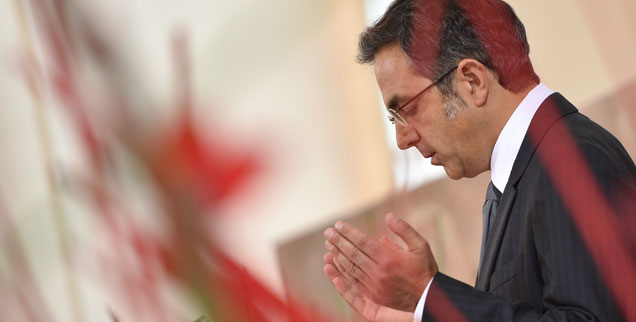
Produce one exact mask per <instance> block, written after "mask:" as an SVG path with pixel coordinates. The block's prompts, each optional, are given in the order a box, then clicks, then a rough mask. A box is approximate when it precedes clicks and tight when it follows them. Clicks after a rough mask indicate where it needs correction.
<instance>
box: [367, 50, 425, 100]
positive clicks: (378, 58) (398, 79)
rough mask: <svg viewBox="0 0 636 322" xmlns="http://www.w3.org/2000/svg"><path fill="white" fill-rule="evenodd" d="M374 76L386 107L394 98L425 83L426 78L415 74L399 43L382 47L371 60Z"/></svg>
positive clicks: (401, 96)
mask: <svg viewBox="0 0 636 322" xmlns="http://www.w3.org/2000/svg"><path fill="white" fill-rule="evenodd" d="M373 68H374V72H375V78H376V81H377V82H378V86H379V87H380V91H381V92H382V96H383V99H384V102H385V104H387V107H389V108H391V106H388V105H393V104H390V103H391V101H394V100H395V99H396V98H403V96H405V95H406V94H408V93H410V92H411V91H412V90H414V89H417V88H418V87H421V86H422V83H426V78H424V77H422V76H421V75H418V74H416V72H415V71H414V70H413V68H412V65H411V62H410V60H409V58H408V56H406V53H404V51H403V50H402V48H401V47H400V46H399V45H390V46H386V47H384V48H382V49H381V50H380V51H378V53H377V54H376V55H375V59H374V60H373Z"/></svg>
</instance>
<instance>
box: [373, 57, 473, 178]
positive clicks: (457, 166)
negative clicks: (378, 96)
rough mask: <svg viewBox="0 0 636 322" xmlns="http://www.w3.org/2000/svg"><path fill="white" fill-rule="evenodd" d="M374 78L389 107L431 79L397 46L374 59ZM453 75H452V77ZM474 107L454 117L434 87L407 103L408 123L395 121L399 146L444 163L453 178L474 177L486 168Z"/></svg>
mask: <svg viewBox="0 0 636 322" xmlns="http://www.w3.org/2000/svg"><path fill="white" fill-rule="evenodd" d="M373 64H374V70H375V77H376V80H377V82H378V86H379V87H380V91H381V92H382V97H383V100H384V104H385V106H386V107H387V108H394V109H395V108H397V107H398V106H401V105H402V104H404V103H405V102H407V101H408V100H409V99H411V98H412V97H413V96H415V95H416V94H417V93H418V92H420V91H421V90H422V89H423V88H424V87H426V86H428V85H429V84H431V83H432V80H430V79H428V78H425V77H423V76H421V75H418V74H416V73H415V71H414V70H413V69H412V68H411V66H410V65H409V60H408V58H407V56H406V54H405V53H404V51H403V50H402V49H401V48H400V47H399V46H397V45H393V46H387V47H385V48H383V49H382V50H380V51H379V52H378V53H377V55H376V56H375V59H374V63H373ZM449 77H450V76H449ZM471 114H472V113H471V108H470V106H467V107H466V110H465V111H462V112H459V113H458V114H457V116H456V117H455V118H453V119H452V120H449V119H448V116H447V114H446V113H445V111H444V100H443V97H442V95H441V93H440V92H439V90H438V89H437V87H436V86H433V87H432V88H431V89H429V90H427V91H426V92H424V93H423V94H422V95H421V96H420V97H419V98H417V99H415V100H414V101H413V102H411V103H409V104H408V105H407V106H405V107H404V108H403V109H402V110H401V111H400V115H401V116H402V117H403V118H404V119H405V120H406V122H407V123H408V125H407V126H403V125H400V124H398V123H396V125H395V126H396V133H397V134H396V139H397V143H398V146H399V148H400V149H403V150H404V149H408V148H410V147H413V146H414V147H415V148H417V149H418V150H419V151H420V153H421V154H422V155H423V156H424V157H425V158H432V159H431V163H432V164H434V165H442V166H444V170H445V171H446V175H448V177H450V178H451V179H460V178H462V177H474V176H476V175H477V174H479V173H481V172H482V171H484V170H483V169H479V168H478V167H477V166H476V165H477V164H480V163H479V162H478V161H479V160H478V159H477V158H478V157H479V155H481V154H483V153H481V152H483V151H480V147H482V146H483V143H482V142H478V141H479V138H478V136H477V135H475V134H476V133H475V131H476V129H477V126H476V125H475V121H474V120H473V119H471Z"/></svg>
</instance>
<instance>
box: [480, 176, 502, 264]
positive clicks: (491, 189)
mask: <svg viewBox="0 0 636 322" xmlns="http://www.w3.org/2000/svg"><path fill="white" fill-rule="evenodd" d="M500 197H501V192H499V190H497V188H495V185H494V184H492V181H491V182H490V183H489V184H488V189H486V200H485V201H484V206H483V207H482V209H481V213H482V216H483V219H484V221H483V230H482V235H481V253H480V254H479V269H480V270H481V264H482V261H483V260H484V252H485V248H486V241H488V236H489V235H490V230H491V229H492V224H493V223H494V222H495V216H497V206H499V198H500ZM477 274H479V271H478V273H477Z"/></svg>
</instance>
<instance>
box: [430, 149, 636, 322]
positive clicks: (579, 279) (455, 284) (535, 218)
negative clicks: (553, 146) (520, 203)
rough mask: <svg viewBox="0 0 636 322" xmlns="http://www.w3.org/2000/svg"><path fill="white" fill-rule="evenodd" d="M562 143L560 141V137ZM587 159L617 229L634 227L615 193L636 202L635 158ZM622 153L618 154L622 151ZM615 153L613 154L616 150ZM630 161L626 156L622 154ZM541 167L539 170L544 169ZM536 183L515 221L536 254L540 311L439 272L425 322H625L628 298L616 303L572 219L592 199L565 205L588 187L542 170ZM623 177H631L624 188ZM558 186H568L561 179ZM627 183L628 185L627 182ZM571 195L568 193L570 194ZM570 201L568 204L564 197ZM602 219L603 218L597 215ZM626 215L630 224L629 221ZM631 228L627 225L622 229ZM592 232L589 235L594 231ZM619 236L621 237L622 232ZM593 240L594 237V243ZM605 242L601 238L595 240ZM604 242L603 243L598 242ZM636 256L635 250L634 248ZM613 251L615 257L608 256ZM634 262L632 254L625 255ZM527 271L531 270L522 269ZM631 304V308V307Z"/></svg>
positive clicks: (555, 157)
mask: <svg viewBox="0 0 636 322" xmlns="http://www.w3.org/2000/svg"><path fill="white" fill-rule="evenodd" d="M554 139H555V140H556V138H554ZM578 147H579V148H580V152H581V156H582V157H583V159H584V160H586V161H585V162H586V165H585V166H586V167H587V168H588V169H589V171H590V172H589V173H590V174H592V175H593V177H594V179H595V182H594V184H596V185H597V186H598V187H599V188H600V191H601V194H602V195H603V198H605V200H606V201H608V204H609V205H610V206H611V207H612V211H611V213H610V214H604V215H608V216H611V217H612V218H611V220H616V221H615V222H617V223H625V222H633V219H634V218H633V217H634V216H633V214H634V213H636V208H635V207H634V204H635V203H636V202H634V199H631V200H630V199H627V202H625V198H622V199H621V198H619V197H621V196H623V197H624V195H625V194H624V193H617V190H616V189H617V187H620V188H621V190H625V189H627V191H630V193H629V195H630V196H633V191H634V185H633V182H634V180H633V178H634V171H633V169H634V165H633V162H632V161H631V159H629V160H620V158H618V157H614V156H612V155H611V154H610V153H608V151H606V145H602V144H587V142H586V143H585V144H580V142H579V146H578ZM617 148H618V147H617ZM617 148H615V149H614V150H616V149H617ZM539 152H540V153H547V154H546V155H547V157H544V158H543V159H542V163H543V164H548V165H549V166H555V167H571V166H572V162H573V160H572V158H571V157H568V156H564V155H562V154H561V153H562V151H556V150H555V151H539ZM623 155H624V154H623ZM539 168H541V167H539ZM533 175H535V176H536V178H535V179H534V180H535V182H536V183H537V184H536V185H534V186H533V187H532V188H530V189H527V190H525V191H523V192H522V193H524V194H531V195H533V196H534V197H533V198H532V200H533V201H532V203H531V206H530V207H529V209H527V210H526V211H525V213H519V214H516V213H512V214H511V215H512V216H518V215H523V216H528V217H527V218H528V224H529V225H528V228H527V230H526V231H527V232H528V237H527V238H526V239H524V241H525V242H527V243H531V244H532V245H533V248H534V250H535V251H536V266H537V268H538V271H539V274H540V277H541V285H539V286H538V287H539V288H540V291H541V293H540V294H541V298H540V303H541V304H540V305H538V306H537V305H534V306H531V305H529V304H527V303H523V302H515V301H511V300H510V299H507V298H504V297H499V296H496V295H493V294H491V293H488V292H484V291H480V290H477V289H476V288H474V287H471V286H469V285H467V284H464V283H462V282H460V281H457V280H455V279H453V278H450V277H448V276H445V275H444V274H441V273H438V275H436V276H435V279H434V282H433V284H432V285H431V288H430V290H429V294H428V298H427V300H426V305H425V307H424V315H423V317H422V321H484V322H486V321H527V322H530V321H623V320H624V318H623V317H622V314H621V311H620V309H619V305H618V304H617V303H620V302H621V301H623V302H624V301H625V300H626V299H623V298H618V299H617V298H616V297H615V293H612V292H611V291H610V289H609V287H608V286H607V284H606V283H605V281H606V280H607V279H606V277H607V276H604V275H603V272H602V267H600V265H607V264H609V263H602V262H601V263H599V262H598V258H594V256H593V255H592V254H591V252H590V251H589V247H595V245H590V240H592V241H593V240H598V238H596V239H595V238H592V239H590V238H585V236H583V233H582V230H581V222H580V221H581V220H589V219H590V218H582V219H581V218H580V217H578V218H575V217H573V215H572V213H571V212H570V211H571V210H572V207H571V205H569V204H568V202H572V200H576V202H581V203H583V204H585V203H586V202H588V200H584V199H585V198H588V196H586V195H579V196H575V197H574V199H572V198H571V196H570V197H569V200H565V201H564V195H565V194H566V193H570V194H571V193H572V191H579V190H577V185H582V184H590V182H585V181H581V178H580V177H576V176H573V177H569V178H566V179H567V180H565V181H564V182H565V184H563V183H559V184H555V182H554V181H555V180H556V179H555V175H554V173H553V172H550V171H547V170H545V168H542V169H541V170H539V171H537V172H536V173H533ZM625 178H628V180H627V181H625ZM560 180H563V178H562V177H561V178H560ZM621 181H622V182H627V183H626V184H623V183H621ZM564 190H565V191H564ZM565 199H567V198H565ZM598 215H601V214H598ZM625 216H628V217H629V218H626V217H625ZM624 226H627V225H624ZM588 233H589V231H588ZM617 233H619V234H620V233H621V231H617ZM621 235H622V236H621V237H620V238H623V242H624V243H625V244H633V243H632V242H633V240H634V238H629V236H628V235H625V234H621ZM588 237H589V236H588ZM596 237H599V236H596ZM600 238H602V236H600ZM632 250H633V249H632ZM608 251H611V249H610V250H608ZM627 255H628V256H631V260H633V259H634V256H633V255H634V254H633V253H631V254H627ZM523 267H525V268H524V269H527V267H528V266H523ZM628 305H633V303H632V304H628Z"/></svg>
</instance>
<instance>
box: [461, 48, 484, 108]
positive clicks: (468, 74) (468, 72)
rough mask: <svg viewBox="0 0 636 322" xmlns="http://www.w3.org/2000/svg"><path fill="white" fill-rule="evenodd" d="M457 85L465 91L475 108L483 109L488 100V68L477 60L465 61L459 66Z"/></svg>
mask: <svg viewBox="0 0 636 322" xmlns="http://www.w3.org/2000/svg"><path fill="white" fill-rule="evenodd" d="M456 84H457V86H458V87H461V88H462V89H463V90H464V94H465V95H466V98H470V99H471V100H472V101H473V103H474V104H475V106H477V107H482V106H484V105H485V104H486V101H487V100H488V90H489V88H488V68H486V66H485V65H484V64H482V63H480V62H479V61H477V60H475V59H463V60H462V61H460V62H459V65H457V75H456Z"/></svg>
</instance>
